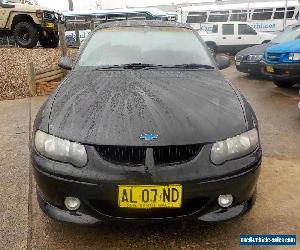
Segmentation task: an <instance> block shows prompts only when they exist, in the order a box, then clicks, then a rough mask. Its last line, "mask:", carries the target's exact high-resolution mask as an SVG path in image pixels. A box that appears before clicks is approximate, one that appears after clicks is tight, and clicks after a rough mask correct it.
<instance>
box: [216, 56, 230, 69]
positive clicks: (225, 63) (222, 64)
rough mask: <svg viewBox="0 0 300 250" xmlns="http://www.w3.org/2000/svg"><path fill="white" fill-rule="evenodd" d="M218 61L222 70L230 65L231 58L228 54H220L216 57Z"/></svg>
mask: <svg viewBox="0 0 300 250" xmlns="http://www.w3.org/2000/svg"><path fill="white" fill-rule="evenodd" d="M216 62H217V65H218V68H219V69H220V70H222V69H226V68H228V67H229V66H230V60H229V58H228V57H227V56H219V55H218V56H217V57H216Z"/></svg>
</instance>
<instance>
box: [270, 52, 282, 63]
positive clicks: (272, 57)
mask: <svg viewBox="0 0 300 250" xmlns="http://www.w3.org/2000/svg"><path fill="white" fill-rule="evenodd" d="M281 55H282V54H280V53H267V60H268V61H269V62H279V61H280V58H281Z"/></svg>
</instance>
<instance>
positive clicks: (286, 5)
mask: <svg viewBox="0 0 300 250" xmlns="http://www.w3.org/2000/svg"><path fill="white" fill-rule="evenodd" d="M287 7H288V0H285V10H284V18H283V29H285V27H286V19H287Z"/></svg>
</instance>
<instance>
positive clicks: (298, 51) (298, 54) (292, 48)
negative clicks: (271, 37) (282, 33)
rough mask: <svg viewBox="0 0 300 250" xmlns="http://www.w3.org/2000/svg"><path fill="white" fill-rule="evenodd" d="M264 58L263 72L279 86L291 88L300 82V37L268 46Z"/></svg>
mask: <svg viewBox="0 0 300 250" xmlns="http://www.w3.org/2000/svg"><path fill="white" fill-rule="evenodd" d="M299 29H300V28H299ZM263 60H264V64H265V66H264V70H263V73H264V74H266V75H267V76H269V77H271V79H272V80H273V82H274V83H275V84H276V85H277V86H278V87H281V88H290V87H292V86H293V85H294V84H296V83H300V38H298V39H296V40H295V41H291V42H287V43H281V44H278V45H274V46H272V47H270V48H268V49H267V50H266V51H265V53H264V58H263Z"/></svg>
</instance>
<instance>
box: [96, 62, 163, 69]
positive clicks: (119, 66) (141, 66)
mask: <svg viewBox="0 0 300 250" xmlns="http://www.w3.org/2000/svg"><path fill="white" fill-rule="evenodd" d="M161 66H162V65H156V64H150V63H127V64H116V65H103V66H99V67H97V70H102V69H103V70H105V69H144V68H156V67H161Z"/></svg>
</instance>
